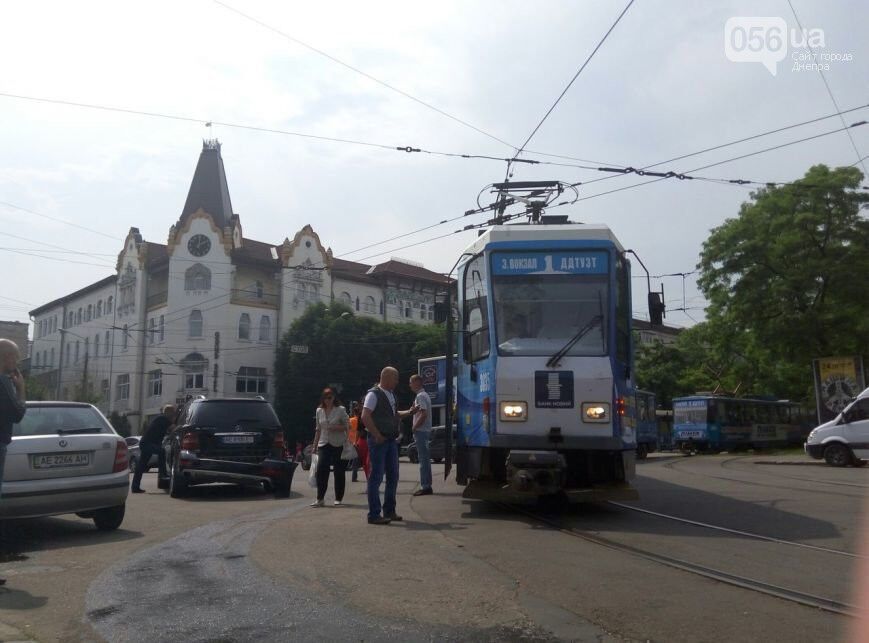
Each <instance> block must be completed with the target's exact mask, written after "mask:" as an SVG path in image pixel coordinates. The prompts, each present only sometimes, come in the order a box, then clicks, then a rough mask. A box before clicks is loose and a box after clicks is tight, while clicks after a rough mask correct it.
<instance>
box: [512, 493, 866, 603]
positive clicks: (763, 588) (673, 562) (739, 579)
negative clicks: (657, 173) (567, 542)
mask: <svg viewBox="0 0 869 643" xmlns="http://www.w3.org/2000/svg"><path fill="white" fill-rule="evenodd" d="M498 504H499V506H501V507H502V508H504V509H508V510H510V511H514V512H517V513H520V514H522V515H524V516H526V517H527V518H529V519H531V520H534V521H536V522H540V523H543V524H546V525H548V526H549V527H551V528H553V529H555V530H557V531H559V532H561V533H563V534H565V535H567V536H570V537H572V538H579V539H582V540H585V541H587V542H590V543H594V544H596V545H599V546H601V547H606V548H607V549H612V550H616V551H619V552H623V553H625V554H629V555H631V556H636V557H638V558H642V559H644V560H648V561H651V562H654V563H658V564H661V565H666V566H667V567H672V568H675V569H679V570H681V571H684V572H688V573H691V574H696V575H699V576H703V577H705V578H709V579H712V580H715V581H718V582H722V583H726V584H728V585H733V586H735V587H740V588H743V589H746V590H750V591H754V592H759V593H762V594H766V595H767V596H774V597H776V598H779V599H782V600H786V601H790V602H793V603H798V604H800V605H804V606H807V607H812V608H815V609H820V610H824V611H826V612H832V613H834V614H840V615H842V616H859V615H861V610H860V608H858V607H857V606H855V605H851V604H848V603H845V602H842V601H838V600H835V599H831V598H826V597H823V596H817V595H815V594H812V593H808V592H804V591H800V590H797V589H792V588H789V587H782V586H780V585H777V584H774V583H771V582H767V581H763V580H760V579H757V578H752V577H748V576H745V575H740V574H733V573H730V572H727V571H724V570H721V569H717V568H714V567H711V566H708V565H703V564H699V563H695V562H692V561H689V560H685V559H682V558H678V557H674V556H670V555H666V554H662V553H658V552H654V551H651V550H650V549H647V548H642V547H636V546H634V545H629V544H626V543H624V542H619V541H616V540H614V539H612V538H607V537H604V536H601V535H599V534H598V533H595V532H592V531H589V530H587V529H581V528H578V527H575V526H568V525H565V524H564V523H563V522H562V521H561V520H560V519H559V518H557V517H553V516H549V515H545V514H541V513H537V512H534V511H529V510H527V509H525V508H523V507H517V506H513V505H503V504H500V503H498ZM620 508H622V509H624V507H621V506H620ZM628 508H629V509H633V508H632V507H628ZM650 513H656V512H650ZM659 517H663V518H669V519H675V520H677V521H680V522H686V523H692V522H693V521H684V520H683V519H679V518H678V517H676V516H667V515H664V514H660V515H659ZM688 526H691V527H697V526H699V524H689V525H688ZM703 528H704V529H705V528H712V529H714V528H718V527H717V526H715V525H707V524H704V525H703ZM720 529H722V530H723V531H727V532H730V533H732V532H735V531H737V530H731V529H728V528H725V527H720ZM742 535H744V536H746V537H757V536H758V535H756V534H749V533H747V532H745V533H744V534H742ZM764 540H767V539H766V538H764ZM771 541H772V542H776V543H778V544H781V545H788V546H790V545H799V544H800V543H794V542H789V541H784V540H780V539H771ZM817 549H820V550H825V551H827V552H828V553H830V554H833V555H846V556H856V554H850V553H849V552H843V551H839V550H832V549H831V550H826V548H817Z"/></svg>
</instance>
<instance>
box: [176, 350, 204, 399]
mask: <svg viewBox="0 0 869 643" xmlns="http://www.w3.org/2000/svg"><path fill="white" fill-rule="evenodd" d="M207 366H208V362H207V360H206V359H205V358H204V357H203V356H202V355H200V354H199V353H190V354H189V355H188V356H187V357H185V358H184V359H182V360H181V368H182V369H183V371H184V388H185V389H186V390H188V391H189V390H198V389H204V388H205V368H206V367H207Z"/></svg>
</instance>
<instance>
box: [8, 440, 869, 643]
mask: <svg viewBox="0 0 869 643" xmlns="http://www.w3.org/2000/svg"><path fill="white" fill-rule="evenodd" d="M770 460H771V458H768V457H758V456H752V455H748V456H741V457H738V458H733V457H730V456H726V455H724V456H701V457H692V458H682V457H675V458H674V457H660V458H650V459H649V460H648V461H647V462H644V463H641V464H640V465H639V466H638V472H639V477H638V480H637V486H638V488H639V490H640V494H641V500H640V501H638V502H636V503H630V504H632V505H635V506H637V507H640V508H643V509H646V510H649V511H654V512H659V513H661V514H666V515H667V516H673V517H680V518H684V519H687V520H692V521H697V522H702V523H708V524H711V525H717V526H722V527H727V528H729V529H733V530H739V531H742V532H747V533H748V534H756V535H759V536H763V537H767V538H775V539H779V540H782V541H788V542H787V543H785V542H771V541H769V540H760V539H757V538H752V537H750V536H749V535H744V534H736V533H732V532H721V531H718V530H714V529H710V528H708V527H704V526H700V525H695V524H688V523H684V522H678V521H675V520H673V519H672V518H663V517H660V516H655V515H651V514H647V513H639V512H635V511H631V510H630V509H628V508H625V507H618V506H613V505H604V506H597V507H580V508H576V509H571V510H570V511H568V512H566V513H563V514H561V515H559V516H558V520H559V522H560V524H561V525H562V526H563V527H564V528H567V529H577V530H581V531H583V532H586V533H593V534H597V535H599V536H600V537H604V538H606V539H608V540H611V541H613V542H618V543H621V544H625V545H628V546H631V547H634V548H637V549H642V550H644V551H651V552H654V553H657V554H661V555H666V556H672V557H678V558H680V559H683V560H687V561H690V562H692V563H694V564H698V565H705V566H708V567H712V568H715V569H718V570H721V571H725V572H727V573H730V574H733V575H739V576H744V577H748V578H753V579H756V580H761V581H764V582H767V583H772V584H775V585H778V586H781V587H787V588H790V589H794V590H799V591H801V592H806V593H811V594H814V595H817V596H821V597H825V598H828V599H831V600H835V601H839V602H843V603H853V602H855V600H856V599H855V598H854V596H853V593H852V586H853V583H854V581H855V571H854V570H855V569H856V567H857V563H858V561H859V560H863V559H857V558H855V556H854V555H855V554H858V553H859V552H860V544H861V542H869V538H867V535H866V534H865V533H863V531H861V515H862V512H863V504H864V499H865V497H866V493H865V492H866V490H867V488H869V471H867V470H866V469H843V470H836V469H830V468H828V467H824V466H782V465H769V464H757V462H758V461H770ZM434 469H435V473H436V476H437V475H438V474H441V473H442V471H443V468H442V466H437V465H435V467H434ZM299 473H300V474H302V475H301V476H299V478H297V480H296V481H295V483H294V493H293V497H291V498H290V499H289V500H275V499H273V498H272V497H271V496H270V495H268V494H265V493H262V492H259V491H256V490H243V489H239V488H236V487H232V486H210V487H202V488H198V489H194V491H193V493H192V494H191V496H190V497H189V498H187V499H183V500H173V499H170V498H168V497H167V496H166V495H165V494H163V493H162V492H158V491H157V490H156V489H155V482H156V481H155V476H154V474H149V475H147V476H146V478H145V485H144V486H145V488H146V489H148V490H149V493H147V494H142V495H138V496H131V497H130V499H129V501H128V510H127V517H126V519H125V521H124V524H123V525H122V528H121V529H120V530H118V531H117V532H114V533H109V534H104V533H100V532H97V531H96V530H95V529H94V528H93V526H92V523H91V522H90V521H84V520H80V519H77V518H75V517H71V518H69V517H63V518H50V519H42V520H34V521H25V522H20V523H7V524H6V525H5V533H4V537H5V541H6V542H7V544H9V545H11V548H12V550H13V551H14V552H15V555H13V556H8V555H7V557H6V559H5V562H2V563H0V575H2V576H4V577H6V578H7V579H8V584H7V586H6V588H5V589H3V590H0V622H4V623H7V624H9V625H12V626H14V627H15V628H17V629H18V630H19V631H20V632H21V633H22V634H23V635H24V636H26V637H29V638H32V639H35V640H39V641H50V640H69V641H81V640H86V641H90V640H111V641H145V640H148V641H162V640H170V639H171V640H184V641H188V640H189V641H214V640H220V641H248V640H262V639H265V638H275V639H278V638H280V639H293V638H298V639H303V640H366V641H377V640H384V641H387V640H402V641H416V640H420V641H423V640H457V641H458V640H480V641H484V640H493V641H494V640H549V639H553V640H554V639H565V640H594V641H600V640H667V641H742V640H744V641H754V640H758V639H764V638H765V639H768V640H787V641H818V640H835V639H838V638H841V637H842V636H844V635H845V633H846V631H847V628H848V627H849V626H850V625H851V624H852V621H853V619H850V618H849V617H845V616H840V615H836V614H831V613H828V612H824V611H821V610H817V609H812V608H809V607H805V606H803V605H798V604H795V603H792V602H789V601H784V600H782V599H779V598H774V597H770V596H767V595H763V594H759V593H757V592H753V591H751V590H748V589H743V588H740V587H734V586H731V585H726V584H723V583H720V582H717V581H714V580H711V579H709V578H703V577H699V576H696V575H694V574H689V573H686V572H684V571H681V570H678V569H673V568H669V567H666V566H663V565H660V564H657V563H654V562H652V561H649V560H645V559H642V558H638V557H636V556H632V555H630V554H627V553H625V552H623V551H616V550H612V549H608V548H605V547H601V546H600V545H597V544H594V543H591V542H587V541H582V540H579V539H576V538H571V537H568V536H567V535H565V534H564V533H562V532H560V531H558V530H555V529H553V528H552V527H551V526H550V525H546V524H543V523H540V522H539V521H535V520H534V519H533V518H530V517H527V516H525V515H521V514H517V513H515V512H513V511H511V510H510V509H509V508H503V507H498V506H494V505H491V504H487V503H482V502H477V501H467V500H464V499H462V498H461V488H459V487H457V486H456V485H455V484H454V483H453V481H452V480H449V481H447V482H438V483H437V485H436V486H437V492H438V493H436V495H434V496H427V497H420V498H413V497H412V496H411V495H410V493H411V492H412V490H413V489H414V488H415V478H416V467H415V466H413V465H410V464H407V463H405V464H403V465H402V483H401V485H400V490H399V491H400V493H399V511H400V513H403V514H404V517H405V520H404V521H403V522H402V523H393V524H392V525H390V526H388V527H372V526H369V525H367V524H366V523H365V498H364V495H363V490H364V485H363V484H362V483H355V484H352V485H349V489H348V493H347V496H346V497H345V506H344V507H335V508H333V507H330V506H327V507H326V508H323V509H311V508H309V507H308V506H307V504H308V502H310V496H311V490H310V489H309V488H308V487H307V485H306V484H304V474H303V473H302V472H301V471H300V472H299ZM327 498H329V499H331V494H330V495H329V496H327ZM794 543H796V544H794ZM799 544H803V545H809V546H810V547H800V546H798V545H799ZM865 553H866V554H869V552H865ZM9 636H11V635H9ZM9 636H6V638H4V633H3V629H2V628H0V640H9Z"/></svg>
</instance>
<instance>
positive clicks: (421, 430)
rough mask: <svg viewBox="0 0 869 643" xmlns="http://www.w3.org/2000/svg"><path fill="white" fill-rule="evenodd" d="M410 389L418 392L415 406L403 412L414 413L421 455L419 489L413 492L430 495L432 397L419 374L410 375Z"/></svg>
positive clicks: (414, 437)
mask: <svg viewBox="0 0 869 643" xmlns="http://www.w3.org/2000/svg"><path fill="white" fill-rule="evenodd" d="M410 390H412V391H413V392H414V393H415V394H416V399H415V400H414V401H413V406H412V407H410V410H409V411H402V412H401V414H408V415H410V414H412V415H413V439H414V441H415V442H416V453H417V455H418V456H419V489H417V490H416V491H414V492H413V495H415V496H430V495H431V494H432V493H434V492H433V491H432V488H431V450H430V449H429V445H430V444H431V398H430V397H429V395H428V393H426V392H425V388H423V385H422V378H421V377H420V376H419V375H416V374H414V375H411V376H410Z"/></svg>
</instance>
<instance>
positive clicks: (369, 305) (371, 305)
mask: <svg viewBox="0 0 869 643" xmlns="http://www.w3.org/2000/svg"><path fill="white" fill-rule="evenodd" d="M376 305H377V304H376V302H375V301H374V297H372V296H371V295H369V296H368V297H366V298H365V312H366V313H373V312H374V310H375V306H376Z"/></svg>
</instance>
